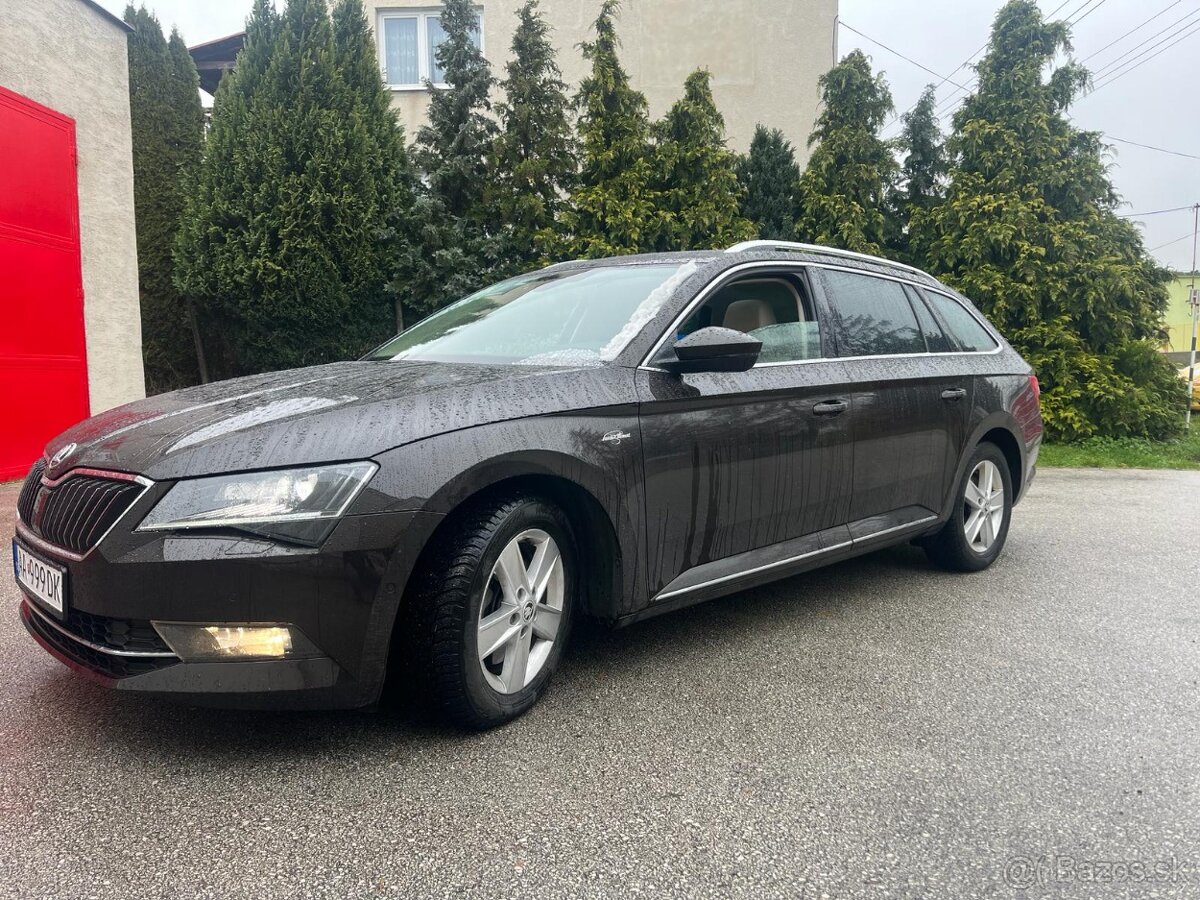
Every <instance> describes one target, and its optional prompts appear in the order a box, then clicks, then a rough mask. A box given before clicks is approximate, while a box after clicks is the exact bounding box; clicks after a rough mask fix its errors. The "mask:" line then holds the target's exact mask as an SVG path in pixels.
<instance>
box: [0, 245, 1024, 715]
mask: <svg viewBox="0 0 1200 900" xmlns="http://www.w3.org/2000/svg"><path fill="white" fill-rule="evenodd" d="M1041 434H1042V425H1041V417H1040V414H1039V410H1038V384H1037V379H1036V378H1035V377H1034V376H1033V374H1032V372H1031V371H1030V367H1029V366H1028V365H1027V364H1026V363H1025V361H1024V360H1022V359H1021V357H1020V356H1019V355H1018V354H1017V353H1016V352H1015V351H1014V350H1013V349H1012V348H1011V347H1010V346H1009V345H1008V344H1007V343H1005V341H1004V339H1003V338H1002V337H1001V336H1000V335H999V334H997V333H996V331H995V329H993V328H992V327H991V326H990V325H989V324H988V323H987V322H986V321H985V320H984V319H983V318H982V317H981V316H980V314H979V313H978V312H977V311H976V310H975V309H974V307H973V306H972V305H971V303H970V302H969V301H968V300H967V299H966V298H964V297H962V296H960V295H959V294H958V293H956V292H955V291H954V290H952V289H950V288H948V287H947V286H945V285H944V284H941V283H940V282H938V281H937V280H936V279H934V278H932V277H930V276H929V275H926V274H924V273H923V272H920V271H918V270H916V269H912V268H909V267H907V266H903V265H900V264H897V263H894V262H889V261H887V260H883V259H877V258H874V257H866V256H862V255H858V254H852V253H847V252H844V251H837V250H832V249H828V248H822V247H816V246H809V245H803V244H787V243H777V242H764V241H754V242H750V243H744V244H739V245H738V246H735V247H732V248H730V249H729V250H728V251H725V252H699V253H687V254H672V255H652V256H631V257H624V258H620V259H609V260H602V261H590V262H571V263H564V264H561V265H556V266H552V267H550V268H547V269H544V270H542V271H538V272H534V273H532V274H529V275H523V276H521V277H519V278H514V279H511V280H509V281H505V282H503V283H501V284H498V285H496V286H494V287H490V288H487V289H486V290H483V291H480V292H479V293H477V294H475V295H473V296H471V297H468V298H466V299H465V300H462V301H460V302H459V303H456V304H454V305H453V306H450V307H448V308H446V309H445V310H443V311H441V312H439V313H437V314H436V315H434V316H431V317H429V318H427V319H425V320H424V321H422V322H421V323H419V324H418V325H416V326H414V327H413V328H411V329H409V330H408V331H405V332H404V333H403V334H401V335H400V336H398V337H396V338H395V339H394V340H392V341H390V342H389V343H387V344H385V345H384V346H382V347H380V348H379V349H378V350H376V351H374V352H373V353H371V354H370V355H369V356H367V357H366V358H365V359H362V360H359V361H357V362H342V363H334V364H332V365H325V366H318V367H315V368H309V369H302V370H298V371H291V372H278V373H274V374H270V375H258V376H253V377H248V378H239V379H236V380H232V381H226V382H224V383H221V384H213V385H206V386H203V387H198V388H191V389H187V390H182V391H177V392H175V393H172V394H166V395H163V396H159V397H154V398H152V399H148V400H144V401H140V402H137V403H133V404H130V405H128V406H123V407H120V408H118V409H114V410H111V411H109V412H106V413H104V414H102V415H99V416H96V417H95V418H92V419H89V420H88V421H86V422H83V423H81V424H79V425H77V426H75V427H74V428H72V429H70V430H69V431H67V432H66V433H65V434H63V435H61V436H60V437H58V438H56V439H55V440H54V441H52V442H51V443H50V444H49V445H48V446H47V447H46V451H45V455H44V457H43V458H42V459H39V460H38V461H37V462H36V463H35V464H34V466H33V468H32V470H31V471H30V473H29V476H28V479H27V480H26V482H25V485H24V488H23V489H22V491H21V493H20V496H19V499H18V513H19V521H18V524H17V528H16V535H15V538H14V540H13V567H14V571H15V575H16V579H17V582H18V583H19V585H20V587H21V591H22V602H21V604H20V616H21V618H22V620H23V622H24V624H25V626H26V628H27V629H28V630H29V632H30V634H32V636H33V637H34V639H35V640H36V641H37V642H38V643H39V644H41V645H42V647H44V648H45V649H46V650H47V651H48V652H49V653H51V654H52V655H53V656H55V657H56V658H57V659H59V660H60V661H62V662H63V663H65V664H66V665H68V666H70V667H71V668H73V669H75V670H76V671H78V672H80V673H82V674H83V675H86V676H87V677H89V678H92V679H94V680H96V681H99V682H101V683H102V684H105V685H108V686H111V687H113V688H115V689H117V690H122V691H138V692H143V693H146V694H152V695H170V696H175V697H180V698H184V699H185V700H186V701H188V702H193V703H205V704H223V705H238V706H269V707H292V708H295V707H308V708H311V707H364V706H371V705H373V704H375V703H376V702H377V701H378V700H379V699H380V698H381V696H382V694H383V691H384V688H385V684H386V685H387V686H389V687H392V686H395V685H396V684H398V683H401V684H405V685H413V684H416V685H419V686H420V692H421V694H422V695H427V696H431V697H435V698H436V699H437V702H438V704H439V705H440V707H441V708H442V709H443V710H444V712H445V713H446V714H447V715H448V716H450V717H451V718H452V719H453V720H455V721H457V722H458V723H460V724H462V725H465V726H468V727H475V728H484V727H488V726H492V725H496V724H498V723H501V722H504V721H506V720H508V719H511V718H513V717H514V716H517V715H519V714H520V713H522V712H523V711H525V710H526V709H528V708H529V707H530V706H531V705H532V704H533V703H534V702H535V701H536V700H537V698H538V696H539V695H540V694H541V693H542V691H543V690H544V689H545V687H546V683H547V681H548V679H549V678H550V676H551V674H552V673H553V672H554V670H555V668H556V667H557V666H558V664H559V662H560V659H561V657H562V654H563V652H564V649H565V647H566V645H567V639H568V636H569V634H570V631H571V625H572V622H573V621H574V620H575V619H577V618H578V617H580V616H592V617H595V618H598V619H601V620H603V621H606V622H609V623H612V624H615V625H625V624H628V623H631V622H636V621H638V620H640V619H644V618H646V617H649V616H654V615H658V614H659V613H664V612H669V611H672V610H678V609H680V608H681V607H685V606H688V605H690V604H693V603H698V602H700V601H703V600H707V599H709V598H712V597H717V596H720V595H723V594H730V593H734V592H737V591H741V590H744V589H746V588H750V587H753V586H755V585H759V584H762V583H764V582H767V581H770V580H772V579H777V578H783V577H787V576H791V575H795V574H797V573H799V572H803V571H805V570H808V569H812V568H814V567H817V566H823V565H826V564H829V563H832V562H836V561H839V560H845V559H847V558H848V557H853V556H857V555H859V554H862V553H868V552H870V551H872V550H877V549H879V548H881V547H886V546H889V545H891V544H896V543H900V542H905V541H914V542H917V543H919V544H920V545H922V546H923V547H924V548H925V550H926V551H927V553H928V555H929V557H930V558H931V559H932V560H933V561H934V562H935V563H937V564H939V565H942V566H946V567H949V568H951V569H956V570H960V571H975V570H980V569H984V568H986V567H987V566H989V565H990V564H991V563H992V562H993V561H994V560H995V559H996V557H997V556H998V555H999V554H1000V551H1001V549H1002V548H1003V546H1004V543H1005V538H1006V536H1007V534H1008V529H1009V525H1010V522H1011V516H1012V509H1013V505H1014V504H1015V503H1016V502H1017V500H1018V499H1019V498H1020V497H1021V495H1022V493H1023V492H1024V491H1025V490H1026V489H1027V488H1028V486H1029V483H1030V481H1031V479H1032V478H1033V474H1034V464H1035V461H1036V459H1037V453H1038V447H1039V444H1040V441H1041Z"/></svg>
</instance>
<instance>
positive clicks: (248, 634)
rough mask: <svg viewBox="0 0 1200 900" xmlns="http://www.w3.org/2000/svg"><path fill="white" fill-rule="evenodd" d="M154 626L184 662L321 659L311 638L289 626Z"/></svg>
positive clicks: (177, 623) (158, 623) (159, 623)
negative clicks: (301, 657)
mask: <svg viewBox="0 0 1200 900" xmlns="http://www.w3.org/2000/svg"><path fill="white" fill-rule="evenodd" d="M153 624H154V627H155V629H157V630H158V633H159V634H160V635H162V639H163V640H164V641H166V642H167V644H168V645H169V646H170V648H171V649H172V650H174V651H175V653H176V655H177V656H179V658H180V659H183V660H215V659H285V658H288V659H291V658H294V657H300V656H317V655H318V651H317V648H316V647H314V646H313V645H312V643H311V642H310V641H309V640H308V638H306V637H305V636H304V635H303V634H302V633H301V632H300V631H299V630H298V629H296V628H293V627H291V626H289V625H193V624H183V623H180V622H155V623H153Z"/></svg>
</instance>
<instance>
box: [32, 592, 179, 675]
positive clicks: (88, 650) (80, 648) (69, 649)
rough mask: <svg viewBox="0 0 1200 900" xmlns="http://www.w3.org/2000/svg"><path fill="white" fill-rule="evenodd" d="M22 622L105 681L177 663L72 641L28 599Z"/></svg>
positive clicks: (174, 658) (162, 657) (73, 660)
mask: <svg viewBox="0 0 1200 900" xmlns="http://www.w3.org/2000/svg"><path fill="white" fill-rule="evenodd" d="M21 619H22V620H23V621H24V623H25V627H26V628H28V629H29V630H30V631H32V632H33V633H34V634H35V635H37V636H38V637H39V638H41V639H42V640H43V641H45V642H46V643H47V644H49V645H50V646H51V647H53V648H54V649H55V650H57V651H58V652H59V653H60V654H62V655H63V656H65V657H66V658H67V659H69V660H71V661H72V662H74V663H76V664H77V665H79V666H81V667H83V668H85V669H88V670H90V671H92V672H97V673H99V674H100V675H104V676H105V677H107V678H128V677H129V676H130V675H142V674H145V673H146V672H154V671H156V670H158V669H165V668H166V667H167V666H173V665H176V664H177V663H178V662H179V657H177V656H113V655H111V654H109V653H102V652H101V651H99V650H96V649H95V648H93V647H89V646H88V645H87V644H84V643H81V642H80V641H77V640H75V639H74V638H73V637H72V636H71V635H69V634H64V633H63V632H62V631H59V630H58V629H57V628H55V627H54V626H53V625H51V624H50V623H49V622H48V621H46V619H44V618H43V616H42V614H41V613H40V612H36V611H34V609H33V607H32V605H31V603H30V601H28V600H27V601H25V602H24V603H22V604H21Z"/></svg>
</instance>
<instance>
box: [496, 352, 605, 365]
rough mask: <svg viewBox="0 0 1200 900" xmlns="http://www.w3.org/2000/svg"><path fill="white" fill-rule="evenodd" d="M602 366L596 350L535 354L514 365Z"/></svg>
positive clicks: (519, 360)
mask: <svg viewBox="0 0 1200 900" xmlns="http://www.w3.org/2000/svg"><path fill="white" fill-rule="evenodd" d="M600 364H601V360H600V354H599V353H598V352H597V351H595V350H578V349H567V350H548V351H547V352H545V353H535V354H534V355H533V356H526V357H525V358H524V359H518V360H517V361H516V362H515V363H513V365H517V366H598V365H600Z"/></svg>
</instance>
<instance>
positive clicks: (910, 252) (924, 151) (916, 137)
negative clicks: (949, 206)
mask: <svg viewBox="0 0 1200 900" xmlns="http://www.w3.org/2000/svg"><path fill="white" fill-rule="evenodd" d="M936 102H937V97H936V94H935V93H934V88H933V86H932V85H930V86H929V87H927V88H925V90H924V92H923V93H922V94H921V98H920V99H919V100H918V101H917V103H916V105H915V106H914V107H913V108H912V109H911V110H910V111H909V112H907V113H905V115H904V131H903V133H902V135H901V138H900V145H901V147H902V148H903V150H904V162H903V163H902V164H901V166H900V186H899V188H898V190H897V192H896V199H895V209H896V212H897V215H898V216H899V220H900V221H901V222H902V223H910V222H912V221H913V219H914V218H917V217H918V214H919V213H927V212H929V211H930V210H932V209H933V208H934V207H935V206H937V204H939V203H940V202H941V201H942V198H943V197H944V196H945V193H946V184H945V180H946V171H947V167H946V149H945V146H944V145H943V143H942V132H941V129H940V128H939V127H938V120H937V116H936V115H934V106H935V105H936ZM897 250H898V251H899V253H900V255H901V256H904V257H905V258H908V259H909V260H910V261H912V262H913V263H915V264H917V265H923V264H924V262H925V258H924V257H925V251H924V248H923V247H922V246H921V243H920V234H919V232H918V233H914V232H913V231H912V230H911V228H909V227H906V228H905V229H904V231H903V233H902V234H901V235H899V238H898V247H897Z"/></svg>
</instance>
